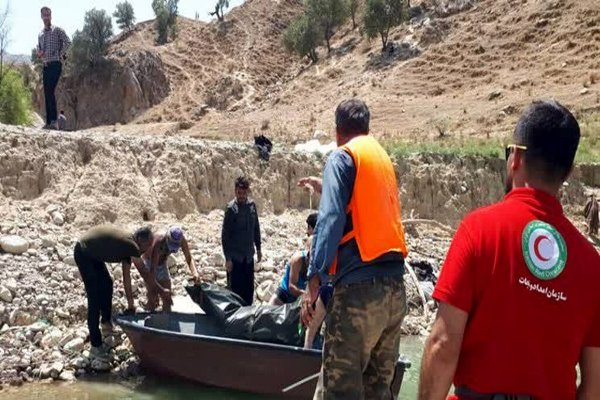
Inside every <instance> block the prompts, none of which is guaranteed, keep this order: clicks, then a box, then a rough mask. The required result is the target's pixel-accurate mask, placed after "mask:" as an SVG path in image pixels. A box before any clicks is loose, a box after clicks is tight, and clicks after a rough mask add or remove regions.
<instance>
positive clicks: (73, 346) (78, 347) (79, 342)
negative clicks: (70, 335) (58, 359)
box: [64, 338, 83, 353]
mask: <svg viewBox="0 0 600 400" xmlns="http://www.w3.org/2000/svg"><path fill="white" fill-rule="evenodd" d="M64 349H65V350H67V351H72V352H77V353H80V352H81V351H82V350H83V339H81V338H75V339H73V340H71V341H70V342H69V343H67V344H65V345H64Z"/></svg>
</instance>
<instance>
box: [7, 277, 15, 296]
mask: <svg viewBox="0 0 600 400" xmlns="http://www.w3.org/2000/svg"><path fill="white" fill-rule="evenodd" d="M4 286H5V287H6V288H7V289H8V290H10V292H11V293H12V294H13V295H16V294H17V288H18V284H17V281H16V280H15V279H13V278H10V279H7V280H6V281H5V282H4Z"/></svg>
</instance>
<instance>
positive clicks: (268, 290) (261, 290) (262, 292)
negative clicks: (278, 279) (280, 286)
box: [256, 280, 275, 302]
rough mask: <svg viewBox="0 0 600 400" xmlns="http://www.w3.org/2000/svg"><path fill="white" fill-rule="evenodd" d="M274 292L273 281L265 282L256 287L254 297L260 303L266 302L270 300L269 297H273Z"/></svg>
mask: <svg viewBox="0 0 600 400" xmlns="http://www.w3.org/2000/svg"><path fill="white" fill-rule="evenodd" d="M274 291H275V285H274V283H273V281H271V280H266V281H264V282H262V283H261V284H260V285H258V287H257V288H256V296H257V297H258V299H259V300H260V301H263V302H267V301H269V300H270V299H271V296H272V295H273V293H274Z"/></svg>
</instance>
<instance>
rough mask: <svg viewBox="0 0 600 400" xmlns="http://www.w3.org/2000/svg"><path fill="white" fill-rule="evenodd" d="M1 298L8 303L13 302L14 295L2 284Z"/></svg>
mask: <svg viewBox="0 0 600 400" xmlns="http://www.w3.org/2000/svg"><path fill="white" fill-rule="evenodd" d="M0 300H2V301H4V302H6V303H12V300H13V296H12V293H11V292H10V290H8V288H7V287H6V286H0Z"/></svg>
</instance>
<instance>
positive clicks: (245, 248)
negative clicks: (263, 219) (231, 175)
mask: <svg viewBox="0 0 600 400" xmlns="http://www.w3.org/2000/svg"><path fill="white" fill-rule="evenodd" d="M249 191H250V181H248V179H247V178H246V177H243V176H241V177H239V178H237V179H236V181H235V199H233V200H231V202H229V204H227V208H226V209H225V218H224V219H223V230H222V231H221V243H222V245H223V254H224V256H225V268H226V269H227V286H228V287H229V289H231V291H233V292H234V293H237V294H238V295H239V296H240V297H241V298H242V299H244V301H245V302H246V304H247V305H251V304H252V302H253V301H254V248H255V247H256V262H261V260H262V252H261V239H260V223H259V222H258V210H257V209H256V204H254V201H253V200H251V199H249V198H248V193H249Z"/></svg>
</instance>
